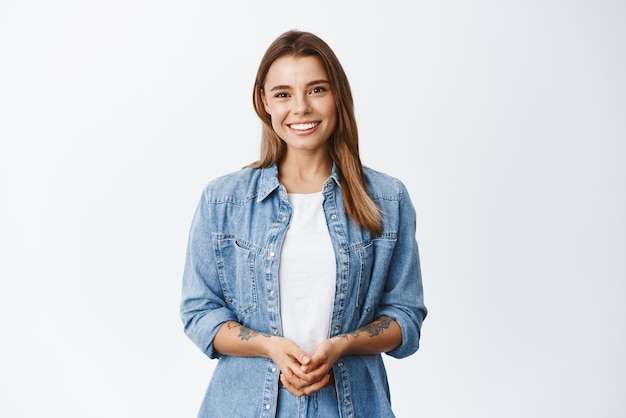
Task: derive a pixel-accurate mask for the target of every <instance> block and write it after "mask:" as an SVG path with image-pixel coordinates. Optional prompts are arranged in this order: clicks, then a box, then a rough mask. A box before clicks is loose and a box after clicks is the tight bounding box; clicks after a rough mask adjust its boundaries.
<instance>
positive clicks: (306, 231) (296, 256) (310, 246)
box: [278, 192, 336, 354]
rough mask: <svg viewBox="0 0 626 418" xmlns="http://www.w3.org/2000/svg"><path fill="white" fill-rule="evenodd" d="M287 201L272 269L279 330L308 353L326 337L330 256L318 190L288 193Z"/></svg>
mask: <svg viewBox="0 0 626 418" xmlns="http://www.w3.org/2000/svg"><path fill="white" fill-rule="evenodd" d="M288 198H289V203H291V206H292V207H293V215H292V218H291V223H290V225H289V228H288V229H287V233H286V235H285V240H284V242H283V246H282V249H281V254H280V264H279V270H278V280H279V292H280V314H281V320H282V326H283V335H284V336H285V337H286V338H290V339H292V340H293V341H295V342H296V344H298V345H299V346H300V348H302V349H303V350H304V351H306V352H307V353H309V354H312V353H313V350H314V349H315V347H316V346H317V345H318V344H319V343H320V342H322V341H323V340H325V339H327V338H328V336H329V330H330V321H331V317H332V313H333V304H334V300H335V280H336V261H335V252H334V250H333V246H332V242H331V241H330V234H329V232H328V227H327V225H326V218H325V216H324V209H323V208H322V202H323V200H324V196H323V195H322V193H321V192H319V193H311V194H289V195H288Z"/></svg>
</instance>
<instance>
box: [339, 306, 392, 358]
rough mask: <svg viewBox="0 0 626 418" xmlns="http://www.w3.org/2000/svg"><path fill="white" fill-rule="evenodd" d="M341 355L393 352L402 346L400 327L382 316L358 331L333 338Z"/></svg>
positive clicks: (390, 319)
mask: <svg viewBox="0 0 626 418" xmlns="http://www.w3.org/2000/svg"><path fill="white" fill-rule="evenodd" d="M332 340H334V342H335V343H336V344H337V346H338V350H339V353H340V354H341V355H370V354H380V353H384V352H387V351H391V350H393V349H394V348H396V347H398V346H399V345H400V344H402V329H401V328H400V325H398V323H397V322H396V321H395V320H393V319H392V318H390V317H388V316H381V317H379V318H377V319H375V320H374V321H372V322H371V323H369V324H367V325H365V326H363V327H361V328H359V329H357V330H356V331H353V332H350V333H347V334H340V335H337V336H335V337H333V338H332Z"/></svg>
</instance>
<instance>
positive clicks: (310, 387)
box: [271, 338, 341, 397]
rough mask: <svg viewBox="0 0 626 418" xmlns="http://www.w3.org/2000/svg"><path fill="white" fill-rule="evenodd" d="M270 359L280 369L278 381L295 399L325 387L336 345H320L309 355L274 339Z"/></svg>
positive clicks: (328, 342) (326, 342)
mask: <svg viewBox="0 0 626 418" xmlns="http://www.w3.org/2000/svg"><path fill="white" fill-rule="evenodd" d="M274 342H275V344H273V348H272V352H271V358H272V360H273V361H274V363H276V364H277V365H278V367H279V368H280V371H281V373H280V381H281V383H282V384H283V386H285V388H286V389H287V390H288V391H289V392H291V393H293V394H294V395H295V396H297V397H301V396H308V395H312V394H313V393H315V392H317V391H318V390H320V389H322V388H323V387H324V386H326V385H327V384H328V381H329V380H330V378H331V368H332V366H333V364H335V362H336V361H337V360H338V359H339V357H340V355H341V353H340V350H339V344H338V343H339V341H337V339H336V338H331V339H327V340H324V341H322V342H321V343H320V344H319V345H318V346H317V347H316V348H315V350H314V351H313V354H311V355H309V354H308V353H306V352H305V351H304V350H302V349H301V348H300V347H299V346H298V345H297V344H296V343H295V342H293V341H292V340H290V339H288V338H275V339H274Z"/></svg>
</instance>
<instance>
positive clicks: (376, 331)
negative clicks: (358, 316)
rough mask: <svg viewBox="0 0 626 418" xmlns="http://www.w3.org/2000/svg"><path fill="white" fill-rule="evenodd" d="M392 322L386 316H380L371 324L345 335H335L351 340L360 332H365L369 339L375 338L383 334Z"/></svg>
mask: <svg viewBox="0 0 626 418" xmlns="http://www.w3.org/2000/svg"><path fill="white" fill-rule="evenodd" d="M393 321H394V320H393V319H391V318H389V317H388V316H381V317H380V318H378V319H376V320H375V321H374V322H372V323H371V324H367V325H365V326H363V327H361V328H359V329H357V330H355V331H352V332H348V333H346V334H341V335H337V337H343V338H348V336H350V337H352V338H356V337H357V336H358V335H359V334H360V333H361V332H366V333H367V334H368V335H369V336H370V337H376V336H378V335H380V334H382V333H383V332H385V330H386V329H388V328H389V327H390V326H391V323H392V322H393Z"/></svg>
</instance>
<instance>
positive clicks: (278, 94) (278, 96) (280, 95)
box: [274, 92, 289, 99]
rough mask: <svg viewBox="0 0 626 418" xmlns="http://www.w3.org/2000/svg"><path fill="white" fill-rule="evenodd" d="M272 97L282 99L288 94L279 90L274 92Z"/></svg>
mask: <svg viewBox="0 0 626 418" xmlns="http://www.w3.org/2000/svg"><path fill="white" fill-rule="evenodd" d="M274 97H276V98H277V99H284V98H285V97H289V95H288V94H287V93H285V92H280V93H276V94H275V95H274Z"/></svg>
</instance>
